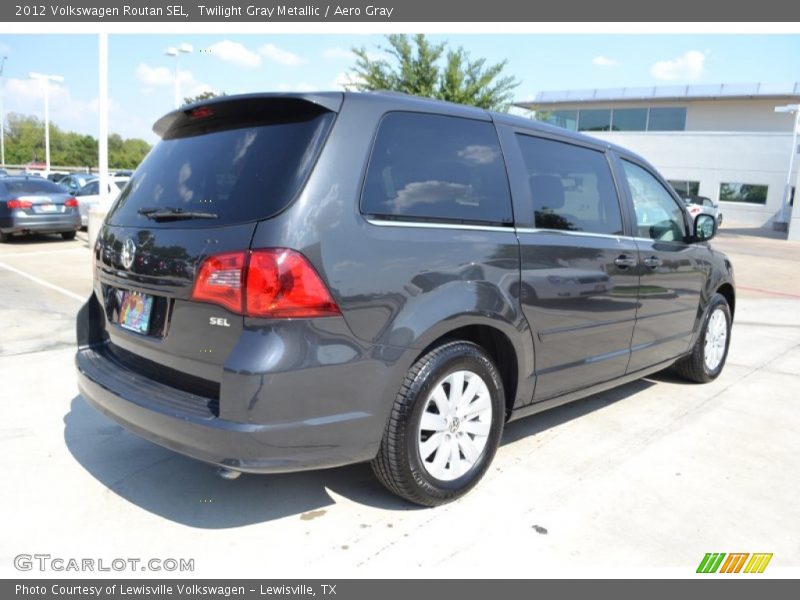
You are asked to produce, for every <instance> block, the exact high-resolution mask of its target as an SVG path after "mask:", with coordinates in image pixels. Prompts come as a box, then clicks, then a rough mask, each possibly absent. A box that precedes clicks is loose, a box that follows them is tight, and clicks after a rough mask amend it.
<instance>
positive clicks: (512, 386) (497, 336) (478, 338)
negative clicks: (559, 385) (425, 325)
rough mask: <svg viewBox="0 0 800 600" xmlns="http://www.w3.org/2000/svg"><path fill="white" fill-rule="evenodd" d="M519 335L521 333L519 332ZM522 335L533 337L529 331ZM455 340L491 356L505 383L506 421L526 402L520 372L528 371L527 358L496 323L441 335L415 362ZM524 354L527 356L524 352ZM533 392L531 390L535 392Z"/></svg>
mask: <svg viewBox="0 0 800 600" xmlns="http://www.w3.org/2000/svg"><path fill="white" fill-rule="evenodd" d="M517 335H520V334H519V333H518V334H517ZM521 335H529V334H528V332H527V331H526V332H524V333H522V334H521ZM453 340H463V341H467V342H472V343H474V344H476V345H478V346H480V347H481V348H482V349H483V350H484V351H485V352H486V353H487V354H488V355H489V356H490V357H491V359H492V361H493V362H494V364H495V365H496V366H497V369H498V371H499V372H500V377H501V378H502V380H503V391H504V394H505V407H506V418H508V416H509V415H510V413H511V411H512V410H513V409H514V408H515V406H517V405H518V404H519V402H518V400H521V401H522V402H524V394H525V393H526V392H525V391H524V387H525V385H524V383H525V382H524V378H523V381H522V382H521V381H520V373H524V370H523V369H525V365H524V360H523V357H522V356H520V350H519V349H518V348H517V347H515V345H514V343H513V342H512V340H511V338H510V337H509V335H508V334H507V333H505V332H504V331H502V330H501V329H499V328H498V327H496V326H494V325H493V324H487V323H470V324H465V325H460V326H458V327H455V328H452V329H449V330H447V331H444V332H437V335H436V337H434V338H433V339H431V340H429V341H427V343H426V345H425V347H424V348H423V349H422V350H421V351H420V352H419V354H418V355H417V357H416V358H415V359H414V362H416V361H417V360H418V359H419V358H421V357H422V356H424V355H425V354H427V353H428V352H430V351H431V350H432V349H433V348H435V347H436V346H439V345H441V344H442V343H445V342H448V341H453ZM531 347H532V344H531ZM522 352H523V353H524V350H523V351H522ZM532 371H533V369H532V368H531V370H530V372H532ZM532 391H533V390H532V389H531V393H532ZM528 400H530V398H528Z"/></svg>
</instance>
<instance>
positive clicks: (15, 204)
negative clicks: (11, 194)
mask: <svg viewBox="0 0 800 600" xmlns="http://www.w3.org/2000/svg"><path fill="white" fill-rule="evenodd" d="M6 206H8V208H10V209H12V210H13V209H17V208H31V207H33V202H29V201H28V200H9V201H7V202H6Z"/></svg>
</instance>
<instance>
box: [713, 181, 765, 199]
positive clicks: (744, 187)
mask: <svg viewBox="0 0 800 600" xmlns="http://www.w3.org/2000/svg"><path fill="white" fill-rule="evenodd" d="M767 191H768V187H767V186H766V185H758V184H754V183H723V184H720V186H719V199H720V200H723V201H725V202H747V203H748V204H766V203H767Z"/></svg>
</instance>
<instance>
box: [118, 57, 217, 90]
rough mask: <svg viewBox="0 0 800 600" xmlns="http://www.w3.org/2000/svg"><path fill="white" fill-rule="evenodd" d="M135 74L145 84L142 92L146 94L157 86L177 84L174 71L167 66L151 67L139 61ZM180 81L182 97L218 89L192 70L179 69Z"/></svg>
mask: <svg viewBox="0 0 800 600" xmlns="http://www.w3.org/2000/svg"><path fill="white" fill-rule="evenodd" d="M134 74H135V76H136V80H137V81H138V82H139V83H141V84H142V86H143V87H142V89H141V92H142V94H144V95H150V94H152V93H153V91H154V89H155V88H163V87H168V86H173V85H175V79H174V77H175V75H174V71H173V70H172V69H168V68H167V67H151V66H150V65H148V64H145V63H139V65H138V66H137V67H136V70H135V71H134ZM178 81H179V82H180V86H181V97H186V96H197V95H198V94H202V93H203V92H213V91H216V90H214V88H213V87H212V86H211V85H209V84H207V83H204V82H202V81H198V80H196V79H195V78H194V75H192V72H191V71H182V70H180V71H178Z"/></svg>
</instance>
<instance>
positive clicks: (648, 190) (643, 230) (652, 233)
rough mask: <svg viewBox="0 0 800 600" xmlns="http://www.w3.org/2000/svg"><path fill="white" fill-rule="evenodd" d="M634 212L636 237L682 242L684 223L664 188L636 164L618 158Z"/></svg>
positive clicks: (684, 234) (676, 206) (684, 230)
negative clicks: (628, 188) (629, 191)
mask: <svg viewBox="0 0 800 600" xmlns="http://www.w3.org/2000/svg"><path fill="white" fill-rule="evenodd" d="M622 165H623V168H624V169H625V177H626V178H627V180H628V186H629V187H630V190H631V196H632V198H633V207H634V209H635V211H636V226H637V228H638V230H639V231H638V235H639V237H643V238H651V239H654V240H663V241H668V242H669V241H683V240H684V239H685V238H686V224H685V223H684V220H683V211H682V210H681V209H680V207H679V206H678V204H677V203H676V202H675V200H673V198H672V196H671V195H670V193H669V192H668V191H667V189H666V188H665V187H664V186H663V185H661V183H659V181H658V180H657V179H656V178H655V177H653V175H651V174H650V173H648V172H647V171H645V170H644V169H643V168H642V167H640V166H639V165H635V164H633V163H630V162H628V161H622Z"/></svg>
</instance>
